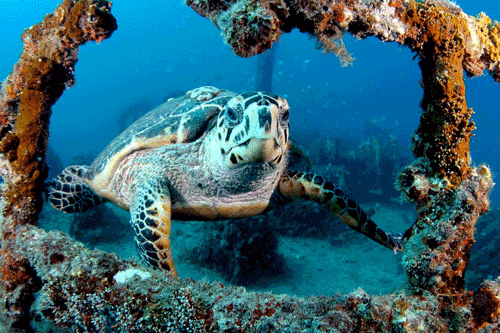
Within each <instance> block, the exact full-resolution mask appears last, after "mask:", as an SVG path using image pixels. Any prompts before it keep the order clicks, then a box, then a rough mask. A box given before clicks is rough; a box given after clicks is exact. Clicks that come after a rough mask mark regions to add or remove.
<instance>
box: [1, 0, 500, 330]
mask: <svg viewBox="0 0 500 333" xmlns="http://www.w3.org/2000/svg"><path fill="white" fill-rule="evenodd" d="M186 3H187V4H188V5H189V6H191V7H192V8H193V9H195V10H196V11H197V12H198V13H199V14H200V15H203V16H206V17H208V18H210V19H211V20H212V21H213V22H214V23H215V24H216V25H217V26H218V27H219V28H220V29H221V30H222V35H223V38H224V39H225V40H226V42H227V43H228V44H230V45H231V47H232V48H233V50H234V51H235V53H237V54H239V55H241V56H245V57H248V56H251V55H254V54H256V53H260V52H263V51H264V50H265V49H267V48H269V47H270V46H271V45H272V44H273V43H274V42H275V41H276V40H278V38H279V37H280V35H281V34H282V33H283V32H287V31H290V30H291V29H293V28H295V27H297V28H299V29H300V30H301V31H303V32H308V33H311V34H314V35H315V36H316V38H317V39H318V41H319V42H321V43H322V44H323V45H324V46H325V48H326V49H327V50H331V51H334V52H337V53H338V54H339V55H340V56H346V55H347V53H346V52H345V51H344V49H343V46H342V43H341V40H340V38H341V37H342V35H343V34H344V33H346V32H349V33H351V34H352V35H354V36H356V37H359V38H364V37H367V36H375V37H377V38H379V39H380V40H382V41H395V42H398V43H400V44H404V45H407V46H409V47H410V48H411V49H412V50H413V51H414V52H416V53H417V55H418V56H419V57H420V67H421V69H422V75H423V86H424V98H423V101H422V107H423V111H424V112H423V114H422V117H421V123H420V126H419V128H418V130H417V133H416V135H415V137H414V139H413V143H414V144H413V152H414V154H415V156H416V157H417V158H418V159H417V161H416V162H415V163H414V164H412V165H410V166H409V167H407V168H406V169H405V170H404V171H403V172H402V173H401V176H400V177H399V186H400V188H401V190H402V192H403V193H405V194H406V196H408V198H410V200H412V201H415V202H417V203H418V213H419V217H418V219H417V221H416V223H415V225H414V226H413V227H412V228H411V229H410V230H409V231H408V232H407V233H406V236H407V237H408V238H409V239H408V242H407V246H406V251H405V254H404V266H405V269H406V272H407V274H408V276H409V290H408V291H400V292H398V293H396V294H388V295H383V296H369V295H367V294H366V293H365V292H363V291H362V290H358V291H356V292H354V293H351V294H348V295H337V296H334V297H312V298H308V299H299V298H293V297H289V296H286V295H272V294H258V293H247V292H246V291H245V290H244V289H241V288H234V287H224V286H222V285H220V284H217V283H216V284H207V283H204V282H195V281H191V280H184V279H166V278H165V276H163V275H162V273H159V272H155V271H148V270H146V269H141V270H140V269H139V268H137V267H135V266H134V265H133V264H131V263H127V262H123V261H120V260H119V259H118V258H116V256H114V255H110V254H105V253H102V252H99V251H92V252H91V251H89V250H86V249H84V248H83V247H82V246H81V245H79V244H76V243H74V242H73V241H71V240H70V239H69V238H66V237H65V236H62V235H61V234H58V233H54V232H52V233H45V232H43V231H41V230H39V229H37V228H36V227H33V226H29V225H27V224H29V223H34V222H35V220H36V216H37V214H38V210H39V208H40V196H41V192H42V179H43V175H44V172H45V170H44V168H43V161H44V157H45V150H46V142H47V132H48V118H49V116H50V106H51V105H52V104H53V103H54V102H55V101H56V100H57V98H58V97H59V96H60V95H61V93H62V92H63V90H64V88H65V87H66V86H71V85H72V84H73V83H74V81H73V76H72V73H73V68H74V63H75V61H76V55H77V49H78V46H79V45H81V44H83V43H84V42H86V41H88V40H96V41H98V42H99V41H101V40H102V39H104V38H106V37H109V36H110V35H111V33H112V32H113V30H114V29H116V23H115V20H114V18H113V17H112V16H111V14H110V13H109V9H110V3H108V2H106V1H102V0H95V1H91V0H81V1H72V0H64V2H63V4H62V5H61V6H60V7H59V8H58V9H56V11H55V12H54V14H53V15H48V16H47V17H46V18H45V20H44V22H43V23H41V24H39V25H36V26H34V27H32V28H30V29H28V30H27V31H26V32H25V34H24V35H23V41H24V44H25V48H24V51H23V54H22V56H21V59H20V61H19V63H18V64H17V65H16V66H15V68H14V71H13V73H12V74H11V75H10V76H9V78H8V79H7V81H6V82H3V83H2V96H1V100H0V125H1V128H0V139H1V141H0V153H1V154H2V155H1V157H0V165H1V167H2V169H1V172H2V177H3V178H4V180H5V184H3V185H2V188H1V190H2V198H3V203H2V205H3V207H2V208H3V212H2V213H3V216H2V217H3V218H2V238H3V241H2V271H1V273H2V282H3V289H2V292H3V295H2V301H3V302H2V304H4V306H5V311H3V313H2V315H3V316H4V317H6V318H7V319H8V320H10V322H11V323H10V328H11V331H13V330H15V329H18V328H25V329H26V322H24V323H23V321H22V320H21V319H22V318H25V317H26V315H27V312H28V308H29V306H30V304H31V301H32V300H33V299H34V298H36V300H35V303H34V304H35V305H36V307H34V308H32V317H33V318H40V319H42V320H45V319H48V320H51V321H53V322H55V323H56V324H58V325H70V326H73V327H74V329H75V330H76V331H141V332H153V331H164V332H179V331H183V332H200V331H207V332H211V331H225V332H234V331H239V332H262V331H334V330H335V331H339V332H351V331H394V332H401V331H429V332H449V331H464V332H476V331H479V332H492V331H498V330H499V323H498V316H499V309H500V302H499V298H500V294H499V293H500V281H499V280H497V281H485V282H484V283H483V284H482V285H481V287H480V288H479V290H478V291H477V292H467V291H466V290H465V288H464V274H465V269H466V266H467V263H468V259H469V251H470V247H471V245H472V243H473V242H474V237H473V233H474V225H475V223H476V221H477V219H478V217H479V215H480V214H483V213H484V212H485V211H486V210H487V209H488V208H489V201H488V192H489V190H490V189H491V187H492V186H493V182H492V179H491V174H490V172H489V169H488V168H487V167H485V166H480V167H478V168H471V166H470V156H469V140H470V137H471V132H472V130H473V129H474V123H473V122H472V121H471V120H470V116H471V114H472V110H470V109H469V108H468V106H467V104H466V101H465V86H464V81H463V77H462V71H463V70H465V71H466V73H467V74H468V75H470V76H477V75H480V74H481V73H482V72H483V70H484V69H488V70H489V71H490V73H491V75H492V76H493V78H494V79H495V80H497V81H500V74H499V73H500V69H499V66H498V64H499V61H500V58H499V57H500V56H499V54H500V42H499V41H500V28H499V27H498V25H497V24H491V20H490V19H489V18H488V17H487V16H486V15H484V14H481V15H480V16H478V17H477V18H474V17H471V16H468V15H466V14H465V13H464V12H463V11H462V10H461V9H460V8H459V7H457V6H456V5H454V4H453V3H451V2H448V1H444V0H435V1H433V0H423V1H414V0H410V1H402V0H390V1H386V0H373V1H358V0H336V1H326V0H319V1H302V0H289V1H286V2H285V1H283V0H240V1H237V0H225V1H213V0H186ZM138 270H139V271H138ZM134 273H137V274H134ZM145 280H147V283H146V281H145ZM37 291H38V293H36V294H35V292H37ZM4 319H5V318H4Z"/></svg>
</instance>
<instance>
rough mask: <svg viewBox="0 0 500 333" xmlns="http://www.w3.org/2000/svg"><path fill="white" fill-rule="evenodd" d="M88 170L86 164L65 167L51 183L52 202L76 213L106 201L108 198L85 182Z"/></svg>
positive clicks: (50, 194)
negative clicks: (100, 194)
mask: <svg viewBox="0 0 500 333" xmlns="http://www.w3.org/2000/svg"><path fill="white" fill-rule="evenodd" d="M87 172H88V166H86V165H70V166H69V167H67V168H65V169H64V170H63V172H61V173H60V174H59V175H58V176H57V177H56V178H55V179H54V180H53V181H52V183H51V184H50V187H49V202H50V204H51V205H52V206H54V208H55V209H58V210H60V211H63V212H65V213H74V212H84V211H86V210H87V209H89V208H91V207H93V206H95V205H98V204H100V203H103V202H105V201H106V199H104V198H102V197H100V196H98V195H97V194H96V193H95V192H94V190H92V189H91V188H90V186H88V185H87V183H86V182H85V176H86V175H87Z"/></svg>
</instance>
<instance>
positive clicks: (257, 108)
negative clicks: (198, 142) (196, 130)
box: [215, 92, 289, 168]
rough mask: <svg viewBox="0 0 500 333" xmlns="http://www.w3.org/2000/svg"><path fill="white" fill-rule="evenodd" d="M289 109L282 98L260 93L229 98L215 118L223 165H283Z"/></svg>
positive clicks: (217, 141) (287, 134) (217, 143)
mask: <svg viewBox="0 0 500 333" xmlns="http://www.w3.org/2000/svg"><path fill="white" fill-rule="evenodd" d="M288 115H289V107H288V103H287V101H286V100H285V99H283V98H280V97H278V96H275V95H271V94H266V93H262V92H255V93H244V94H240V95H237V96H235V97H233V98H231V99H230V100H229V101H228V102H227V104H226V105H225V106H224V108H223V109H222V111H221V112H220V113H219V115H218V119H217V128H216V134H215V142H216V145H215V146H217V147H218V148H219V149H220V153H221V155H222V159H223V161H224V164H225V165H226V166H227V167H229V168H234V167H237V166H239V165H243V164H248V163H269V164H270V165H272V166H274V167H277V166H278V165H280V164H281V163H283V162H284V160H285V158H284V155H285V153H286V149H287V147H288V139H289V124H288Z"/></svg>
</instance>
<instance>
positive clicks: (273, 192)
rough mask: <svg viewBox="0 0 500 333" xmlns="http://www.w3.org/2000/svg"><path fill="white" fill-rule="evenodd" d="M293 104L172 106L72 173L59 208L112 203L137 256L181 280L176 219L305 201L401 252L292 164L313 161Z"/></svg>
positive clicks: (208, 99)
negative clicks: (293, 124) (173, 241)
mask: <svg viewBox="0 0 500 333" xmlns="http://www.w3.org/2000/svg"><path fill="white" fill-rule="evenodd" d="M288 117H289V107H288V103H287V102H286V100H284V99H283V98H280V97H278V96H275V95H272V94H266V93H262V92H254V93H243V94H239V95H238V94H235V93H232V92H229V91H226V90H221V89H217V88H214V87H201V88H198V89H194V90H191V91H188V92H187V93H186V95H184V96H181V97H179V98H175V99H172V100H169V101H167V102H166V103H164V104H162V105H160V106H158V107H157V108H155V109H153V110H152V111H150V112H149V113H147V114H146V115H144V116H143V117H142V118H140V119H139V120H137V121H136V122H135V123H134V124H132V125H131V126H130V127H129V128H128V129H127V130H125V131H124V132H123V133H122V134H120V135H119V136H118V137H117V138H116V139H115V140H113V141H112V142H111V143H110V144H109V145H108V147H107V148H106V149H105V150H104V151H103V152H102V153H101V154H100V155H99V157H98V158H97V159H96V160H95V161H94V163H93V164H92V165H91V166H90V167H89V168H87V167H85V166H69V167H67V168H66V169H65V170H64V171H63V173H62V174H61V175H59V176H58V177H56V179H55V181H54V182H53V185H52V189H51V191H50V193H49V201H50V202H51V204H52V205H53V206H54V207H55V208H57V209H59V210H62V211H65V212H74V211H83V210H86V209H88V208H89V207H91V206H92V205H95V204H99V203H101V202H104V201H106V200H109V201H111V202H113V203H114V204H116V205H118V206H120V207H122V208H123V209H126V210H129V211H130V216H131V224H132V227H133V229H134V231H135V240H136V245H137V249H138V252H139V255H140V257H141V258H142V259H143V261H144V262H146V263H148V264H150V265H151V266H153V267H157V268H160V269H164V270H165V271H167V272H170V274H171V275H172V276H177V273H176V270H175V266H174V261H173V259H172V252H171V248H170V229H171V220H172V219H178V220H216V219H228V218H238V217H247V216H253V215H257V214H260V213H262V212H265V211H268V210H270V209H272V208H274V207H276V206H279V205H283V204H286V203H287V202H289V201H291V200H294V199H297V198H300V199H303V200H311V201H315V202H318V203H320V204H322V205H323V206H325V207H326V208H327V209H329V210H330V211H332V212H333V213H335V214H336V215H338V216H339V218H340V219H341V220H342V221H343V222H344V223H346V224H347V225H348V226H350V227H351V228H353V229H354V230H356V231H358V232H360V233H362V234H364V235H366V236H368V237H369V238H371V239H373V240H374V241H376V242H378V243H380V244H382V245H383V246H385V247H387V248H389V249H391V250H394V251H397V250H402V249H403V246H402V243H401V237H400V236H399V235H396V234H391V233H386V232H384V231H383V230H381V229H380V228H378V227H377V225H376V224H375V223H374V222H373V221H372V220H371V219H370V218H368V216H367V215H366V214H365V213H364V212H363V211H362V210H361V208H360V207H359V206H358V205H357V204H356V203H355V202H354V201H353V200H352V199H350V198H348V197H347V196H346V195H345V194H344V192H343V191H342V190H341V189H339V188H337V187H336V186H335V185H333V183H331V182H330V181H328V180H326V179H324V178H323V177H322V176H320V175H315V174H313V173H304V172H300V171H299V170H296V169H295V167H298V166H299V165H301V164H303V163H301V162H303V161H304V160H305V159H306V157H305V156H303V155H302V154H301V150H300V148H298V147H297V146H295V145H294V144H293V143H292V142H291V141H290V137H289V122H288Z"/></svg>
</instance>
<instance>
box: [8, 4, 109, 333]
mask: <svg viewBox="0 0 500 333" xmlns="http://www.w3.org/2000/svg"><path fill="white" fill-rule="evenodd" d="M110 8H111V4H110V3H109V2H107V1H101V0H84V1H71V0H65V1H64V2H63V3H62V4H61V5H60V6H59V7H57V9H56V10H55V11H54V13H53V14H50V15H47V16H46V17H45V19H44V20H43V22H41V23H39V24H37V25H35V26H32V27H30V28H29V29H27V30H25V32H24V34H23V35H22V39H23V43H24V49H23V52H22V54H21V56H20V59H19V61H18V62H17V64H16V65H15V66H14V69H13V71H12V73H11V74H10V75H9V77H8V78H7V79H6V80H5V81H4V82H3V83H2V90H1V95H0V154H1V155H0V167H1V176H2V178H3V181H4V184H3V185H2V190H1V193H2V205H1V208H2V213H1V215H2V216H1V221H2V228H1V233H2V237H1V238H2V267H1V273H2V286H3V289H4V291H5V292H7V293H8V295H7V296H6V297H7V299H8V300H7V302H6V309H5V311H6V314H7V316H9V317H10V318H11V319H12V320H13V321H14V322H17V324H19V325H21V326H23V325H25V324H24V323H23V322H22V318H23V317H25V316H26V312H27V310H28V308H27V307H29V304H30V300H31V298H32V296H31V294H32V293H33V291H35V290H36V289H37V288H39V287H40V282H39V281H38V277H37V276H36V273H35V272H33V270H32V268H31V267H30V265H29V263H28V262H26V260H25V258H22V257H18V256H17V255H15V254H14V253H13V252H12V243H13V242H15V240H16V237H17V236H18V231H17V229H18V227H19V226H21V225H25V224H36V219H37V217H38V213H39V211H40V210H41V207H42V197H41V195H42V190H43V182H44V179H45V175H46V170H47V168H46V166H45V152H46V150H47V141H48V128H49V118H50V114H51V106H52V105H53V104H54V103H55V102H56V101H57V99H58V98H59V97H60V96H61V94H62V93H63V91H64V90H65V88H66V87H70V86H71V85H72V84H73V83H74V78H73V70H74V65H75V63H76V61H77V55H78V47H79V46H80V45H82V44H84V43H86V42H87V41H92V40H93V41H97V42H100V41H102V40H103V39H105V38H107V37H109V36H111V34H112V32H113V31H114V30H115V29H116V21H115V19H114V17H113V16H112V15H111V14H110ZM17 324H13V325H17ZM14 327H15V326H14Z"/></svg>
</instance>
